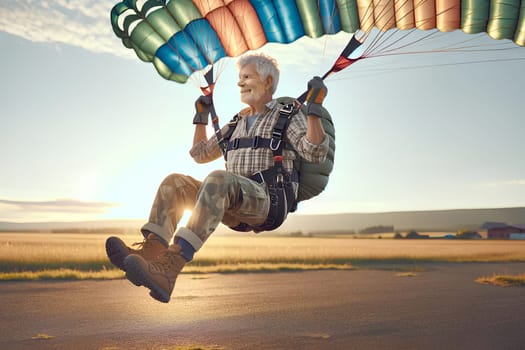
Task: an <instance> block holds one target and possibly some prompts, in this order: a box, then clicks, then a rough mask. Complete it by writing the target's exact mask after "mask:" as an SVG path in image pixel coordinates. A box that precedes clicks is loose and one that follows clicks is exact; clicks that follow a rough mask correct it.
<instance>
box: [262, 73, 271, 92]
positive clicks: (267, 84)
mask: <svg viewBox="0 0 525 350" xmlns="http://www.w3.org/2000/svg"><path fill="white" fill-rule="evenodd" d="M272 85H273V77H272V76H271V75H268V76H267V77H266V80H265V81H264V88H265V89H266V90H269V91H271V90H272Z"/></svg>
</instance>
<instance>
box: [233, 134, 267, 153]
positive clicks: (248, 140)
mask: <svg viewBox="0 0 525 350" xmlns="http://www.w3.org/2000/svg"><path fill="white" fill-rule="evenodd" d="M271 141H272V139H269V138H265V137H259V136H255V137H241V138H238V139H233V140H230V141H229V142H228V146H227V148H226V150H227V151H231V150H234V149H239V148H253V149H255V148H270V143H271Z"/></svg>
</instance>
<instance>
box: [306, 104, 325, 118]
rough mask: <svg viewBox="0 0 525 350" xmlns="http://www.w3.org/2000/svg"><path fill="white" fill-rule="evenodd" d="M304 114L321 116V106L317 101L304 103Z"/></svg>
mask: <svg viewBox="0 0 525 350" xmlns="http://www.w3.org/2000/svg"><path fill="white" fill-rule="evenodd" d="M306 114H307V115H311V116H314V117H317V118H322V117H323V106H322V105H321V104H319V103H308V104H307V105H306Z"/></svg>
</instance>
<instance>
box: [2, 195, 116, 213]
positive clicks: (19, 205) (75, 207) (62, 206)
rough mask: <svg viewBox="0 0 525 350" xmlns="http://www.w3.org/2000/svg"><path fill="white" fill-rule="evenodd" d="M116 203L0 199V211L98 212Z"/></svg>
mask: <svg viewBox="0 0 525 350" xmlns="http://www.w3.org/2000/svg"><path fill="white" fill-rule="evenodd" d="M116 206H118V204H115V203H108V202H82V201H79V200H75V199H57V200H52V201H14V200H6V199H0V212H2V211H4V210H5V211H11V212H12V211H14V212H28V213H35V212H61V213H84V214H100V213H105V212H106V211H107V210H108V209H110V208H112V207H116ZM0 215H1V214H0Z"/></svg>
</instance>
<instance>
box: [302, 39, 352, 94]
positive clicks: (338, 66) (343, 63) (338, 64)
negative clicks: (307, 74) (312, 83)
mask: <svg viewBox="0 0 525 350" xmlns="http://www.w3.org/2000/svg"><path fill="white" fill-rule="evenodd" d="M361 44H362V42H360V41H359V40H358V39H357V38H356V37H355V36H352V38H351V39H350V41H349V42H348V44H346V46H345V48H344V49H343V51H342V52H341V54H340V55H339V57H338V58H337V60H336V61H335V63H334V64H333V66H332V68H330V69H329V70H328V71H327V72H326V73H325V74H324V75H323V76H322V77H321V79H323V80H325V79H326V78H327V77H329V76H330V75H332V74H334V73H337V72H340V71H342V70H343V69H345V68H347V67H349V66H350V65H352V64H353V63H355V62H357V61H359V60H360V59H361V57H358V58H349V57H348V56H350V55H351V54H352V53H353V52H354V51H355V50H356V49H357V48H358V47H359V46H361ZM306 95H308V91H305V92H304V93H303V94H302V95H301V96H299V97H298V98H297V101H298V102H299V103H300V104H303V103H304V101H305V100H306Z"/></svg>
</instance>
